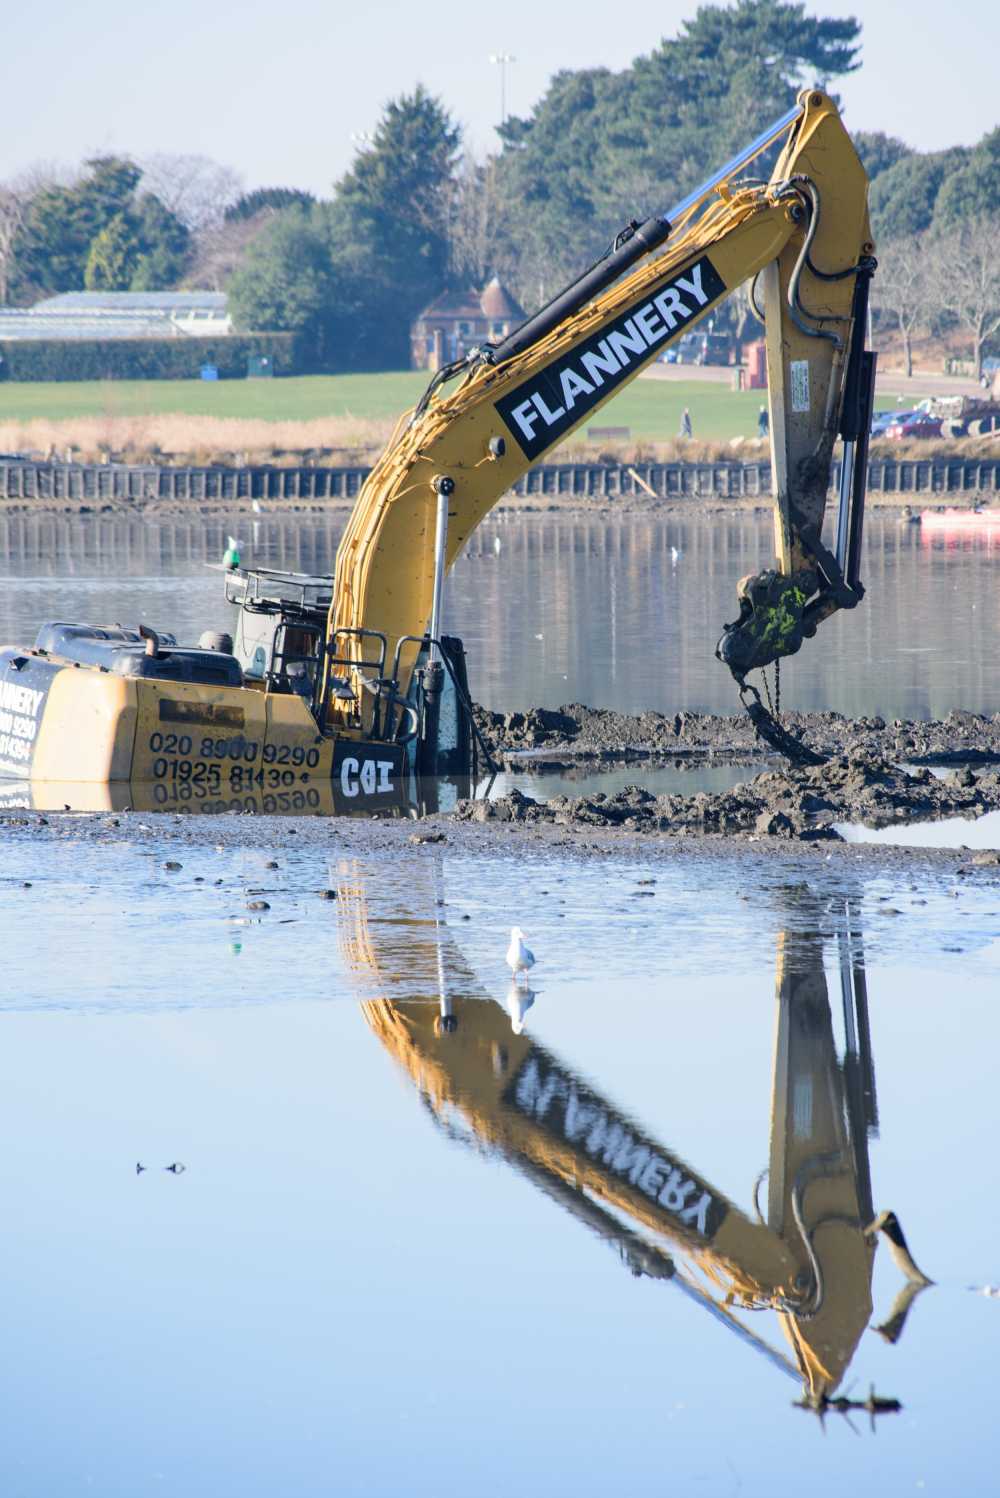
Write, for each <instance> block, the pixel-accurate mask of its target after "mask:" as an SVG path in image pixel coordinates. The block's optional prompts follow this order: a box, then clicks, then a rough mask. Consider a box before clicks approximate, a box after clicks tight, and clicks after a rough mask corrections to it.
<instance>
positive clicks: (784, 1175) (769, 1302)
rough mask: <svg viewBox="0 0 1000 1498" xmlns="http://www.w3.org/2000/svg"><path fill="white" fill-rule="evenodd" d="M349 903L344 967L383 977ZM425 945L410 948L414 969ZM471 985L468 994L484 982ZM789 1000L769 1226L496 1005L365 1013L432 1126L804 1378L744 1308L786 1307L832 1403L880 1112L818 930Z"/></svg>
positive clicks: (346, 895) (855, 1012)
mask: <svg viewBox="0 0 1000 1498" xmlns="http://www.w3.org/2000/svg"><path fill="white" fill-rule="evenodd" d="M339 908H340V910H341V913H342V916H343V917H344V918H346V919H347V920H349V921H350V922H351V927H350V930H349V933H348V932H347V931H345V936H347V949H348V955H349V958H350V959H351V960H352V962H353V963H354V965H356V966H363V967H367V968H371V969H374V970H375V971H376V972H377V973H378V976H379V978H380V979H384V978H385V977H387V976H388V975H387V974H385V973H384V972H383V971H382V970H381V968H380V963H379V960H378V954H377V951H376V949H375V947H374V946H373V944H372V936H371V934H370V932H369V930H368V928H367V923H366V921H365V913H364V905H363V900H361V899H360V898H359V894H358V892H357V891H356V890H351V889H350V888H349V887H348V886H346V885H343V886H342V887H341V900H340V907H339ZM434 931H435V938H436V939H435V941H434V942H433V953H432V952H431V951H430V950H428V952H427V955H428V957H429V958H430V957H433V965H432V963H431V962H428V970H427V977H428V979H429V980H430V984H429V986H430V987H431V988H432V990H433V989H434V988H439V990H440V992H441V993H442V994H445V988H446V986H445V985H443V984H442V981H441V979H442V971H443V970H442V969H441V966H440V964H441V946H440V936H441V931H440V928H439V927H438V926H437V924H436V923H435V927H434ZM417 950H419V949H417ZM414 951H415V948H414V944H413V943H412V942H411V943H408V961H407V966H408V968H412V965H413V957H414ZM449 966H451V964H449ZM453 976H454V975H453ZM462 986H463V989H464V990H465V991H466V992H468V988H469V986H471V985H469V984H463V985H462ZM484 997H485V996H484ZM777 1001H778V1022H777V1036H776V1044H775V1076H774V1093H773V1101H772V1140H771V1161H770V1172H769V1175H770V1183H769V1200H768V1214H767V1221H766V1223H765V1222H764V1221H763V1219H758V1220H757V1221H753V1220H752V1219H751V1218H750V1217H749V1216H748V1215H746V1214H745V1213H743V1212H742V1211H741V1210H740V1209H739V1208H738V1207H737V1206H735V1205H734V1204H733V1203H732V1202H730V1201H729V1200H727V1199H726V1198H725V1197H724V1196H723V1195H722V1194H721V1193H719V1192H717V1191H716V1190H715V1189H714V1188H713V1187H712V1186H711V1184H710V1183H708V1182H707V1181H706V1180H704V1179H703V1178H702V1177H700V1176H699V1175H698V1174H697V1173H696V1172H694V1171H693V1170H692V1169H691V1167H690V1166H688V1165H687V1164H686V1163H685V1162H684V1161H683V1160H681V1159H680V1158H679V1157H677V1156H676V1155H674V1154H673V1153H672V1152H670V1151H667V1150H665V1149H664V1148H663V1147H662V1146H661V1145H659V1144H658V1143H657V1142H656V1141H655V1140H654V1139H652V1138H651V1137H650V1136H649V1135H648V1134H646V1133H645V1132H644V1131H643V1130H642V1129H641V1127H640V1126H639V1125H638V1124H637V1123H635V1122H634V1121H633V1120H632V1119H630V1118H629V1117H627V1115H625V1114H623V1113H622V1112H620V1111H619V1110H618V1109H616V1108H615V1107H614V1106H613V1105H611V1104H609V1103H608V1102H607V1101H605V1100H604V1099H603V1098H601V1097H600V1096H599V1095H598V1094H597V1093H596V1092H595V1091H594V1090H593V1089H592V1088H590V1087H589V1086H588V1085H587V1084H586V1083H584V1082H583V1081H582V1080H581V1079H580V1078H579V1077H577V1076H576V1075H575V1074H574V1073H573V1072H572V1071H571V1070H570V1069H569V1068H567V1067H566V1066H565V1065H564V1064H563V1063H562V1062H561V1061H559V1060H558V1058H556V1057H555V1056H554V1055H553V1054H552V1053H551V1052H550V1051H549V1050H547V1049H546V1048H545V1047H543V1046H541V1045H539V1044H537V1043H536V1042H535V1041H534V1040H532V1038H531V1037H530V1036H528V1035H525V1034H523V1033H522V1034H520V1035H518V1034H512V1033H511V1028H510V1025H509V1022H508V1020H507V1017H506V1014H505V1013H504V1011H503V1010H501V1009H500V1007H499V1006H497V1005H496V1004H493V1003H490V1002H482V1001H480V1000H479V999H473V998H467V997H461V998H459V997H454V996H447V997H446V998H445V1000H444V1007H445V1008H446V1011H447V1023H446V1024H444V1023H442V1021H441V1016H440V1014H439V1012H438V1011H437V1009H436V1008H435V1006H434V1005H432V1004H429V1003H427V1002H426V1001H418V1000H413V999H407V1000H402V1001H393V1000H390V999H386V998H379V999H373V1000H370V1001H369V1002H367V1003H366V1004H365V1005H364V1012H365V1015H366V1018H367V1020H368V1022H369V1024H370V1025H371V1027H372V1029H373V1030H374V1031H375V1032H376V1034H377V1035H378V1036H379V1038H380V1039H381V1040H382V1042H383V1044H384V1045H385V1046H386V1048H387V1049H388V1050H389V1051H390V1052H391V1053H392V1054H393V1055H394V1056H395V1057H396V1058H397V1060H398V1061H399V1062H400V1063H401V1064H402V1065H403V1066H404V1068H405V1069H406V1071H407V1072H408V1073H409V1074H410V1076H411V1077H412V1078H413V1081H414V1082H415V1083H416V1085H417V1087H418V1089H419V1091H420V1093H421V1095H422V1097H423V1098H424V1099H425V1100H426V1102H427V1103H428V1105H429V1106H430V1108H431V1110H432V1113H433V1115H434V1116H435V1117H436V1118H437V1119H439V1120H440V1121H441V1122H443V1123H445V1124H448V1125H450V1124H452V1123H454V1124H455V1126H456V1127H458V1126H459V1125H460V1124H462V1123H464V1126H465V1127H471V1129H472V1131H473V1133H474V1135H475V1137H476V1138H477V1139H478V1140H479V1141H480V1142H481V1143H485V1144H487V1145H488V1146H489V1147H490V1148H491V1149H495V1150H496V1151H498V1152H499V1153H500V1154H502V1155H503V1156H504V1157H505V1158H506V1159H507V1160H509V1161H510V1162H511V1163H512V1164H513V1165H514V1166H515V1167H516V1168H517V1169H518V1170H520V1171H521V1172H522V1173H524V1174H526V1175H527V1176H528V1177H529V1179H531V1180H532V1181H533V1182H534V1183H535V1184H536V1185H538V1186H539V1187H540V1188H541V1189H542V1190H543V1191H545V1192H546V1194H547V1195H549V1196H551V1197H553V1198H554V1199H555V1200H557V1201H558V1202H559V1203H560V1205H561V1206H563V1207H564V1208H566V1209H567V1210H568V1211H570V1212H571V1213H572V1214H573V1215H574V1216H575V1217H577V1218H578V1219H579V1220H581V1221H582V1222H583V1223H584V1224H585V1225H586V1226H587V1227H588V1228H589V1229H590V1230H591V1231H593V1232H595V1233H597V1234H598V1235H599V1236H600V1237H601V1238H602V1239H604V1240H605V1241H608V1242H610V1243H612V1244H613V1245H614V1246H615V1247H617V1249H618V1251H619V1252H620V1254H621V1256H622V1258H623V1260H624V1261H625V1262H626V1263H627V1264H628V1265H629V1267H630V1268H631V1269H632V1271H633V1272H634V1273H637V1274H646V1275H649V1276H650V1277H654V1278H660V1279H673V1280H675V1282H676V1283H678V1284H679V1285H680V1286H681V1287H682V1288H684V1289H685V1290H686V1291H687V1292H688V1293H691V1294H694V1295H695V1296H697V1298H699V1299H700V1300H701V1302H702V1303H703V1304H705V1305H707V1306H708V1307H709V1309H711V1310H712V1311H713V1312H714V1313H715V1314H716V1315H718V1316H721V1317H722V1318H723V1319H724V1320H726V1321H727V1322H728V1324H729V1325H730V1326H732V1327H733V1328H734V1329H736V1330H737V1331H739V1332H740V1334H741V1335H743V1336H744V1337H748V1338H749V1339H750V1340H751V1341H753V1342H755V1343H756V1344H757V1345H758V1346H759V1347H761V1348H762V1349H763V1350H764V1351H765V1352H767V1354H768V1355H769V1356H770V1357H771V1358H772V1359H775V1360H776V1361H778V1362H779V1364H781V1365H782V1366H784V1367H786V1368H787V1369H788V1370H789V1371H795V1367H793V1365H791V1364H789V1363H788V1362H787V1360H786V1359H784V1358H782V1357H780V1355H778V1354H776V1353H775V1352H774V1351H773V1350H772V1349H771V1348H770V1347H769V1346H768V1345H767V1344H766V1343H765V1342H763V1341H761V1339H759V1338H757V1337H756V1336H754V1334H753V1333H751V1332H750V1331H749V1330H748V1328H747V1327H746V1326H745V1325H744V1324H743V1323H742V1321H740V1320H739V1318H738V1316H737V1314H736V1313H737V1312H742V1311H747V1310H761V1309H771V1310H774V1311H776V1312H777V1313H778V1315H779V1317H780V1319H781V1322H782V1325H783V1329H784V1331H785V1334H786V1336H787V1337H788V1340H789V1342H790V1343H791V1345H792V1349H793V1352H794V1354H795V1366H797V1369H798V1372H799V1373H800V1375H801V1377H802V1378H803V1380H804V1382H805V1384H806V1387H807V1390H808V1393H809V1397H810V1398H811V1399H821V1398H823V1397H825V1396H827V1395H828V1394H829V1393H831V1392H832V1391H833V1390H834V1389H835V1388H836V1386H837V1384H838V1383H839V1381H840V1379H841V1378H842V1376H843V1373H844V1370H845V1369H846V1367H847V1365H848V1363H849V1361H850V1359H851V1357H852V1355H853V1352H854V1349H855V1347H856V1345H857V1342H858V1340H859V1338H860V1336H861V1334H862V1332H863V1331H864V1329H865V1327H866V1326H867V1324H868V1321H869V1318H870V1315H871V1308H872V1307H871V1273H872V1263H873V1255H874V1245H873V1242H872V1240H871V1238H870V1236H869V1235H868V1233H866V1228H868V1227H869V1225H870V1224H871V1220H872V1208H871V1200H870V1187H869V1184H868V1170H867V1132H868V1128H869V1126H870V1125H871V1124H872V1122H873V1115H872V1111H871V1107H869V1108H867V1109H866V1108H865V1107H861V1108H860V1109H859V1107H858V1106H857V1104H856V1102H855V1103H852V1101H851V1097H850V1095H849V1092H848V1090H847V1089H845V1085H844V1078H845V1072H846V1073H847V1075H848V1076H849V1075H850V1068H851V1065H852V1064H853V1063H855V1062H857V1061H858V1058H857V1056H856V1055H854V1053H853V1052H852V1049H851V1032H852V1030H854V1031H859V1032H861V1033H862V1034H863V1033H864V1032H865V1025H866V1018H867V1015H866V1010H865V1008H864V1005H863V1003H859V1004H858V1005H857V1007H855V1006H854V999H853V997H852V1010H851V1015H850V1018H849V1023H848V1066H847V1067H846V1068H845V1070H844V1071H842V1069H841V1068H840V1066H839V1065H838V1064H837V1059H836V1051H835V1046H834V1039H833V1030H832V1024H831V1015H830V1007H829V1002H828V999H827V994H826V983H825V978H824V976H823V966H822V944H821V942H820V940H819V938H818V937H808V938H807V937H801V936H799V937H795V938H788V939H786V940H785V941H784V942H783V943H782V946H781V948H780V953H779V976H778V992H777ZM845 1002H846V1000H845ZM860 1070H861V1072H862V1073H863V1074H865V1075H867V1076H868V1077H869V1078H870V1077H871V1068H870V1056H868V1055H863V1056H861V1058H860ZM871 1105H872V1107H873V1098H872V1099H871ZM668 1250H669V1251H668ZM917 1273H919V1271H917Z"/></svg>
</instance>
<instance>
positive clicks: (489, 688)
mask: <svg viewBox="0 0 1000 1498" xmlns="http://www.w3.org/2000/svg"><path fill="white" fill-rule="evenodd" d="M340 525H341V521H340V520H339V519H338V520H333V519H324V518H322V517H316V516H310V515H304V516H284V517H276V518H267V517H264V518H262V519H259V520H256V519H251V518H248V517H246V516H242V517H239V518H237V519H234V520H231V521H228V522H227V521H226V520H224V519H222V520H203V519H192V520H185V519H177V518H172V519H165V518H162V517H161V518H156V517H140V518H135V519H131V520H127V519H124V518H122V517H115V516H91V517H80V518H62V517H55V516H43V517H35V518H32V517H27V516H8V517H2V518H0V639H3V640H11V641H24V640H29V639H32V638H34V634H35V631H36V629H37V626H38V623H39V622H40V621H41V620H42V619H45V618H64V619H65V618H69V619H86V620H90V621H92V622H107V621H115V620H122V621H126V620H135V619H137V618H141V619H143V620H145V621H146V622H149V623H152V624H154V625H155V626H157V627H160V628H165V629H171V630H174V631H175V632H176V633H178V635H179V636H180V637H181V638H186V639H189V640H190V639H195V638H197V635H198V634H199V633H200V632H201V630H202V629H205V628H219V627H224V626H225V624H226V622H227V621H226V609H225V606H224V604H223V603H222V601H221V579H220V576H219V573H218V572H217V571H212V570H210V569H209V568H208V567H207V566H206V565H205V564H206V562H218V561H219V560H220V559H221V556H222V553H223V550H224V548H225V544H226V534H227V532H230V531H232V532H234V533H235V534H237V537H238V539H239V540H240V541H241V542H242V543H243V546H242V553H243V557H244V560H245V561H246V562H247V564H248V565H252V564H253V563H254V562H259V563H266V564H269V565H272V566H280V567H286V568H292V569H299V570H311V569H312V570H318V571H328V570H329V569H330V568H331V567H332V564H333V555H334V550H335V547H336V542H337V538H338V535H339V530H340ZM866 552H867V555H866V566H865V573H864V576H865V582H866V584H867V586H868V596H867V597H866V599H865V601H864V603H863V604H862V606H861V608H860V609H859V610H857V612H856V613H854V614H853V615H844V616H841V617H839V618H837V619H834V620H831V621H830V622H829V623H828V624H827V625H825V626H824V627H823V631H822V638H821V640H820V641H817V642H813V643H812V644H811V646H810V644H808V643H807V645H806V647H805V648H804V649H803V652H802V655H801V656H800V657H799V658H798V659H795V660H793V661H791V662H790V663H788V664H787V665H786V667H785V669H784V673H783V682H784V701H785V703H786V705H787V706H792V707H799V708H803V709H812V708H823V707H826V708H835V709H837V710H839V711H841V712H844V713H847V714H849V715H852V716H856V715H860V714H872V713H881V714H882V716H884V717H886V718H887V719H891V718H893V717H903V718H926V717H934V716H941V715H943V714H944V713H946V712H947V711H948V710H949V709H950V708H952V707H965V708H968V709H970V710H972V711H981V712H989V713H992V712H994V711H996V710H997V707H998V705H1000V701H998V699H1000V682H998V674H997V665H996V661H997V648H996V647H997V629H998V623H1000V589H998V587H997V582H998V577H1000V541H998V539H997V537H996V536H994V537H993V538H992V540H990V539H986V538H979V539H976V538H974V537H971V536H970V537H962V538H960V539H959V540H958V541H957V542H955V541H946V540H944V539H935V538H932V537H931V536H930V535H928V536H926V537H923V536H921V534H920V529H919V527H918V526H913V525H906V524H901V523H900V521H899V520H898V519H897V518H896V516H895V515H894V514H893V515H887V516H880V515H878V514H876V515H873V516H872V517H870V519H869V523H868V529H867V547H866ZM772 556H773V546H772V539H771V524H770V520H769V519H768V518H767V517H766V516H764V515H760V516H752V515H740V516H726V517H718V516H717V517H705V518H703V519H691V518H686V519H677V520H674V519H663V518H651V517H648V516H643V515H641V514H636V515H630V516H624V517H622V518H620V519H618V520H614V519H611V520H605V519H600V518H581V517H575V516H565V515H562V516H560V515H521V516H512V517H509V518H507V519H505V518H503V517H498V518H494V519H492V520H490V521H488V522H487V523H486V524H484V525H483V526H481V527H480V529H479V530H478V531H477V532H476V534H475V536H474V537H473V538H472V541H471V544H470V547H469V550H468V552H467V554H466V555H465V557H463V559H462V560H461V561H460V562H459V563H458V565H457V567H456V568H455V569H454V572H453V574H452V577H451V579H450V580H449V585H448V591H447V600H446V626H447V628H448V629H450V630H453V631H454V632H456V633H458V634H460V635H462V637H463V638H464V639H465V642H466V647H467V650H468V653H469V664H470V675H471V680H472V685H473V690H474V692H475V694H476V695H477V697H478V699H479V700H480V701H482V702H483V703H485V704H486V705H487V706H489V707H494V708H498V709H509V708H526V707H529V706H549V707H554V706H558V705H559V704H561V703H564V702H573V701H576V702H587V703H591V704H594V705H596V706H602V707H612V708H617V709H619V710H622V711H628V712H634V711H639V710H641V709H643V708H647V707H651V708H656V709H659V710H661V711H670V712H674V711H676V710H677V709H678V708H687V709H689V710H708V711H714V712H731V711H733V710H734V707H735V693H734V688H733V685H732V683H731V681H730V680H729V679H728V676H727V673H726V672H725V671H724V670H723V668H722V667H721V666H719V665H718V663H717V662H716V661H715V660H714V659H713V651H714V647H715V643H716V640H717V638H718V636H719V633H720V628H721V625H722V623H723V621H725V620H727V619H731V618H732V617H733V616H734V613H735V604H734V597H735V589H736V583H737V580H738V579H739V578H740V577H741V576H742V575H743V574H745V573H747V572H750V571H753V570H755V569H757V568H760V567H762V566H765V565H767V564H768V563H769V562H770V561H771V559H772Z"/></svg>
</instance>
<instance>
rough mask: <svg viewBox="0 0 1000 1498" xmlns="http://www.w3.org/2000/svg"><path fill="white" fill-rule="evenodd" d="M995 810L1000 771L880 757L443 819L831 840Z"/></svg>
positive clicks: (510, 803) (477, 807)
mask: <svg viewBox="0 0 1000 1498" xmlns="http://www.w3.org/2000/svg"><path fill="white" fill-rule="evenodd" d="M996 807H1000V772H998V771H996V770H991V771H988V772H984V773H983V774H981V775H976V774H974V773H973V772H972V771H971V770H969V769H963V770H960V771H958V772H956V773H955V774H952V775H950V776H949V777H948V778H947V779H945V780H941V779H938V778H936V777H934V776H932V775H931V773H930V771H929V770H926V769H918V770H916V771H915V772H914V773H912V774H905V773H904V772H903V771H902V770H899V769H898V768H897V767H896V766H895V765H893V764H891V763H890V762H889V761H888V760H885V759H882V758H879V757H874V756H869V755H863V754H853V755H843V756H841V757H839V758H837V759H835V760H832V761H831V762H830V763H829V764H825V765H818V766H815V767H813V766H809V767H807V768H803V769H797V768H791V767H789V768H788V769H786V770H772V771H765V772H764V773H763V774H761V775H757V776H755V778H754V779H753V780H750V781H748V782H747V783H746V784H743V785H737V786H735V787H734V788H733V789H732V790H730V791H725V792H721V793H719V794H716V795H708V794H705V793H702V794H699V795H697V796H655V795H653V793H652V792H651V791H647V790H644V789H643V788H642V787H641V786H635V785H633V786H626V787H625V788H624V789H623V790H621V791H618V792H616V793H615V794H613V795H604V794H601V793H598V794H596V795H590V796H579V797H570V796H556V797H554V798H553V800H551V801H549V802H545V803H542V802H539V801H534V800H533V799H532V798H531V797H530V796H525V795H522V794H521V792H519V791H516V790H515V791H512V792H511V793H510V795H509V796H503V797H501V798H500V799H499V800H497V801H460V802H459V803H458V805H457V807H456V808H455V811H454V813H453V815H454V816H455V817H457V818H458V819H459V820H462V821H474V822H493V821H497V822H548V823H556V824H562V825H565V826H569V827H581V828H582V827H621V828H624V829H626V830H627V831H629V832H665V833H670V834H673V835H675V836H676V835H681V836H689V835H705V834H713V833H714V834H722V835H725V836H734V835H736V836H739V835H743V836H770V837H783V838H796V839H801V840H811V839H815V838H836V837H838V836H839V834H838V833H837V832H836V830H835V829H834V826H833V824H834V823H835V822H848V821H849V822H858V821H860V822H864V823H866V824H867V825H869V826H872V827H884V826H888V825H890V824H891V823H894V822H906V821H925V820H929V819H932V818H939V817H953V816H965V817H977V816H981V815H982V814H983V813H984V812H986V811H990V810H993V809H994V808H996Z"/></svg>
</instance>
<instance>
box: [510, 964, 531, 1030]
mask: <svg viewBox="0 0 1000 1498" xmlns="http://www.w3.org/2000/svg"><path fill="white" fill-rule="evenodd" d="M534 1002H535V990H534V989H533V988H527V987H525V986H524V985H522V984H520V983H518V981H517V979H516V978H514V979H512V980H511V983H510V987H509V988H508V989H507V1013H508V1014H509V1015H510V1028H511V1029H512V1030H513V1032H514V1034H515V1035H520V1034H521V1032H522V1031H523V1029H524V1016H525V1015H526V1014H527V1012H528V1010H529V1009H530V1008H531V1006H532V1004H533V1003H534Z"/></svg>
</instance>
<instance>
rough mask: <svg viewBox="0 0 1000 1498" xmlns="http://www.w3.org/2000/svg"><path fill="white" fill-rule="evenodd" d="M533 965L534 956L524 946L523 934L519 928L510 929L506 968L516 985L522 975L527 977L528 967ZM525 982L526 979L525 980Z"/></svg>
mask: <svg viewBox="0 0 1000 1498" xmlns="http://www.w3.org/2000/svg"><path fill="white" fill-rule="evenodd" d="M534 965H535V954H534V952H531V951H529V950H528V948H527V947H526V946H525V945H524V932H523V931H522V930H521V928H520V926H512V927H511V928H510V946H509V947H508V948H507V966H508V967H509V968H510V970H511V972H512V973H513V974H514V982H515V983H516V982H517V981H518V979H519V977H520V975H521V974H522V973H524V974H525V975H527V972H528V969H529V967H534ZM525 981H527V977H526V978H525Z"/></svg>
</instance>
